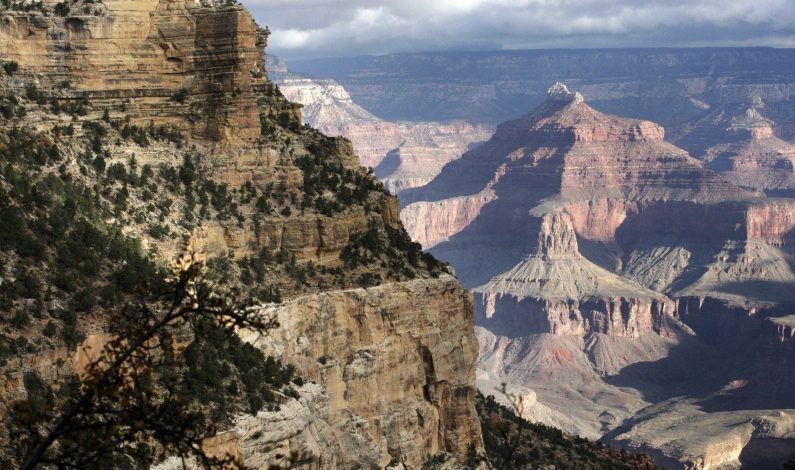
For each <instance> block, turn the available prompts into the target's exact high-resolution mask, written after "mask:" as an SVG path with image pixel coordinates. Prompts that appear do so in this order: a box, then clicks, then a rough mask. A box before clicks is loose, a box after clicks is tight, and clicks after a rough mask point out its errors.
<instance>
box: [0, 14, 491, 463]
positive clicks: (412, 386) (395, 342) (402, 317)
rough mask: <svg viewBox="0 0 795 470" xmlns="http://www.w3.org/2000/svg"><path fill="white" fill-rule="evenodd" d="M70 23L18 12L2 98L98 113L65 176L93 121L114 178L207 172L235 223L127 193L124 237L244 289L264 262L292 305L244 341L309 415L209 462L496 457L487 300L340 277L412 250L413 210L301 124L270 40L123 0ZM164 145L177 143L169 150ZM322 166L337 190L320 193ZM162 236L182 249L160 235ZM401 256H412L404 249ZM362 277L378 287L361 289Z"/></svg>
mask: <svg viewBox="0 0 795 470" xmlns="http://www.w3.org/2000/svg"><path fill="white" fill-rule="evenodd" d="M53 5H54V3H53V2H45V4H44V6H43V7H42V8H45V9H46V8H52V7H53ZM69 6H70V8H71V12H70V13H69V14H67V15H66V16H63V17H61V16H54V15H44V14H42V12H41V11H35V10H34V11H29V12H15V11H3V12H2V22H0V51H1V52H0V58H2V60H3V61H15V62H17V63H18V65H19V72H18V73H17V74H15V75H14V76H13V77H11V78H4V79H3V80H4V81H3V87H4V91H5V90H8V89H11V90H14V91H15V92H16V93H17V94H18V95H21V96H24V95H25V87H28V88H29V84H33V85H35V86H36V87H37V89H38V90H40V91H41V93H45V94H47V95H49V96H53V97H57V99H58V100H59V101H60V102H63V103H74V104H79V105H80V106H83V107H84V112H83V113H82V114H80V113H77V114H76V117H74V118H73V120H72V121H71V122H74V123H75V126H74V127H75V128H76V130H75V131H74V136H73V137H68V136H63V137H61V140H59V142H63V143H64V145H63V149H64V150H63V154H64V156H65V159H66V161H65V163H64V168H65V169H66V170H65V171H68V172H74V173H75V174H76V175H79V174H80V172H79V170H80V169H82V170H83V174H84V175H85V174H87V172H86V170H85V168H84V165H83V163H81V161H82V160H81V159H83V158H84V157H83V153H82V152H83V150H82V149H83V147H84V145H85V143H86V142H88V139H89V135H90V134H89V131H90V129H91V128H92V127H91V126H95V127H96V125H97V124H96V123H97V122H100V123H101V122H105V123H107V124H100V126H105V128H106V129H107V132H108V133H109V134H110V135H111V136H113V138H111V139H108V140H109V142H107V143H106V147H105V150H103V155H104V158H105V160H106V161H107V165H108V166H112V165H115V164H119V165H122V168H127V167H130V168H131V170H129V171H137V170H136V168H141V167H144V166H145V167H149V168H150V170H151V169H152V168H155V169H156V170H157V171H160V172H161V173H160V174H167V173H168V170H169V168H171V170H174V167H175V166H178V165H184V163H183V162H195V166H196V172H197V173H199V174H200V175H202V177H203V178H206V180H205V181H206V183H205V184H206V185H208V186H207V187H210V188H211V189H212V190H213V191H216V192H215V193H214V195H213V196H212V197H213V198H218V197H219V196H218V194H223V195H226V197H228V199H229V200H232V201H233V202H234V204H233V205H230V203H229V202H228V201H227V202H224V201H225V200H224V199H223V198H221V199H213V201H212V202H211V201H204V202H203V203H200V204H203V205H204V206H206V207H205V209H206V208H207V207H210V206H211V205H213V206H215V207H218V208H219V209H217V211H216V209H211V211H210V212H209V214H211V215H212V214H215V215H214V216H211V215H206V214H204V215H202V214H199V213H198V209H196V210H194V209H191V208H190V207H191V206H190V205H189V203H188V201H187V199H183V198H184V197H186V196H185V195H184V194H180V195H179V196H177V197H176V200H169V201H168V202H169V204H170V205H172V206H171V207H173V209H172V210H171V211H170V212H163V215H162V216H161V218H160V219H159V220H158V219H157V217H155V216H154V215H150V214H151V213H152V212H153V210H154V209H152V208H153V207H155V206H154V205H153V204H154V203H152V202H149V200H150V199H151V195H149V196H148V197H149V200H148V199H145V197H147V196H142V193H141V190H140V189H137V188H135V187H131V189H130V194H129V203H128V204H129V211H128V212H124V211H122V212H121V213H119V214H118V216H117V218H118V220H115V221H114V223H117V224H120V225H122V226H123V230H124V231H125V233H126V234H130V235H132V236H135V237H138V238H140V239H141V240H142V243H143V244H144V246H145V247H149V248H153V249H154V250H155V251H156V252H157V253H158V254H159V255H158V256H159V259H160V260H161V261H162V262H164V263H165V262H166V261H167V260H168V259H170V258H171V257H172V256H174V255H175V254H177V253H178V252H179V251H180V249H181V247H183V246H184V245H185V242H184V240H185V239H190V241H189V242H188V244H189V245H191V246H195V247H197V250H198V251H199V252H201V254H202V256H203V257H206V258H207V259H215V258H226V259H228V260H230V262H231V263H232V264H231V265H230V266H232V267H231V268H229V269H230V270H231V271H233V272H237V270H238V269H239V268H238V267H235V266H236V265H235V264H234V263H243V262H248V260H250V259H252V257H261V258H260V259H265V260H271V261H268V262H269V263H271V264H269V265H268V266H267V268H266V271H267V276H266V281H267V282H270V283H271V285H273V286H277V287H280V289H281V290H280V292H281V296H282V299H283V301H282V303H280V304H268V305H266V306H264V307H262V314H263V315H274V316H276V317H278V318H279V320H280V323H281V325H282V326H281V327H280V328H279V329H277V330H275V331H273V332H269V334H268V336H266V337H258V336H254V335H251V334H248V333H245V332H243V333H241V334H243V335H244V337H245V338H246V339H248V340H250V341H251V342H252V343H254V344H257V345H259V346H261V347H262V348H263V350H264V351H265V352H267V353H269V354H273V355H276V356H277V357H278V358H280V359H282V360H283V361H284V362H285V363H289V364H294V365H295V366H296V369H297V373H298V375H299V376H302V377H304V378H306V379H307V380H311V382H308V383H306V384H305V385H304V386H302V387H299V389H298V391H297V393H298V397H297V398H289V397H282V400H283V402H282V403H281V409H280V410H279V411H278V412H277V411H273V410H271V411H266V410H263V411H261V412H260V413H258V414H256V415H240V416H238V417H237V419H236V421H235V425H234V427H233V429H227V430H225V432H224V433H222V434H219V436H217V439H215V441H214V442H213V443H208V446H210V447H212V446H215V447H216V448H217V449H218V451H219V452H221V451H229V452H230V453H232V454H234V455H239V456H242V457H243V458H244V459H245V463H247V464H250V465H253V466H265V465H266V464H269V463H270V460H271V459H274V458H276V455H277V454H278V453H280V452H283V451H285V450H287V451H292V450H295V451H300V452H304V453H307V454H309V455H310V456H312V457H315V458H316V459H317V465H319V467H320V468H362V467H363V466H366V467H368V468H371V467H375V468H385V467H387V466H388V465H394V464H396V463H401V464H402V465H403V468H421V466H422V464H423V463H424V462H425V460H427V459H428V458H429V457H431V456H433V455H436V454H439V453H447V454H449V455H451V456H453V457H454V458H455V459H459V460H461V461H463V460H464V459H466V457H467V455H468V452H469V451H470V449H474V450H476V451H477V450H479V449H481V448H482V438H481V433H480V425H479V422H478V418H477V416H476V414H475V408H474V398H475V376H474V360H475V357H476V349H477V344H476V339H475V337H474V333H473V318H472V301H471V295H470V294H469V293H468V292H467V291H465V290H463V289H462V288H461V287H460V285H459V284H458V282H457V281H456V279H455V278H453V277H452V276H450V275H448V274H442V275H441V276H440V273H439V272H431V270H430V267H429V266H430V265H428V264H422V263H420V264H418V263H417V261H416V260H414V261H413V263H414V264H411V265H409V264H406V265H405V267H404V268H403V269H402V270H401V271H400V272H394V271H387V269H386V268H385V267H381V265H379V264H372V265H367V266H364V267H362V266H360V267H358V269H356V268H351V267H350V266H349V265H347V264H345V262H344V261H343V260H342V259H341V252H342V251H343V248H345V247H346V246H349V245H350V244H351V243H352V241H351V240H354V239H355V237H356V236H358V235H360V234H362V233H364V232H366V231H367V230H374V231H377V233H378V234H380V235H379V236H382V237H384V239H385V240H386V241H385V242H384V243H386V244H387V245H388V244H389V243H390V242H389V240H390V239H389V238H388V237H387V234H388V233H398V234H400V233H402V230H403V229H402V226H401V224H400V220H399V218H398V205H397V204H398V202H397V199H396V198H394V197H392V196H390V195H389V194H388V193H387V192H386V191H385V190H384V189H383V186H381V185H380V184H379V183H378V182H377V181H375V180H374V179H373V178H371V177H370V176H369V175H368V174H367V172H366V171H365V170H364V169H362V168H361V166H360V165H359V160H358V158H357V156H356V154H355V153H354V149H353V146H351V144H350V142H348V141H347V140H345V139H341V138H330V137H326V136H323V135H321V134H320V133H318V132H317V131H315V130H312V129H310V128H308V127H304V126H301V123H300V119H301V113H300V105H296V104H292V103H290V102H289V101H287V100H286V99H285V98H284V97H283V96H282V95H281V94H280V93H279V91H278V89H277V87H276V86H275V85H274V84H273V83H272V82H270V81H269V80H268V78H267V77H266V74H265V66H264V47H265V45H266V42H267V34H268V32H267V31H266V30H263V29H260V28H259V27H258V26H257V25H256V24H255V22H254V21H253V19H252V18H251V16H250V14H249V13H248V12H247V11H246V10H245V9H243V8H242V7H240V6H234V5H225V4H224V5H221V4H214V3H209V2H204V3H197V2H193V1H190V0H149V1H144V2H127V1H121V0H108V1H105V2H102V3H93V2H77V3H73V4H70V5H69ZM65 82H68V87H67V86H66V84H65ZM26 103H28V102H27V101H26ZM28 105H29V109H30V110H29V112H28V115H27V118H26V119H27V123H28V124H29V125H31V126H33V127H35V128H37V129H39V130H41V131H42V132H55V131H52V129H53V126H54V125H63V126H67V125H68V124H69V123H70V121H69V118H68V117H67V116H66V115H64V114H59V113H53V112H50V111H49V110H48V108H46V107H44V106H39V107H37V106H36V105H35V103H28ZM81 124H82V126H81ZM125 126H126V127H125ZM131 126H140V128H142V129H144V130H146V129H147V128H149V129H153V130H152V131H151V136H152V137H150V138H149V139H150V141H149V142H146V145H144V144H143V143H139V142H138V141H136V142H131V141H130V137H129V136H124V135H122V129H132V131H131V132H139V131H136V130H135V129H138V127H131ZM156 130H157V131H159V132H166V131H168V132H170V133H171V134H168V135H171V136H173V135H174V134H173V133H175V132H176V133H178V134H179V138H176V137H172V138H173V140H174V141H175V142H173V143H169V142H162V141H161V140H156V139H155V137H154V136H155V135H156V133H155V132H156ZM70 135H71V134H70ZM70 138H71V139H72V140H69V139H70ZM158 139H159V138H158ZM131 162H134V163H131ZM308 162H310V163H308ZM311 162H317V163H311ZM313 164H314V165H321V166H322V171H321V172H320V174H321V175H322V177H323V178H331V181H330V182H329V181H327V180H323V182H322V183H318V182H317V180H315V181H314V183H313V182H312V180H311V179H310V178H311V177H312V174H311V171H312V170H313V169H316V168H317V167H316V166H315V167H313V166H312V165H313ZM133 165H137V166H133ZM92 171H93V170H92ZM175 171H176V170H175ZM92 174H93V173H92ZM174 175H175V178H178V177H179V176H178V175H177V173H176V172H175V173H174ZM77 177H78V178H83V177H80V176H77ZM86 178H88V177H86ZM176 184H177V187H178V188H181V186H180V183H179V182H177V183H176ZM185 184H186V185H187V183H185ZM312 184H315V185H316V186H315V187H312V186H311V185H312ZM322 184H325V185H327V186H322ZM318 186H319V187H320V188H321V189H320V190H318V189H316V187H318ZM343 186H344V190H342V189H341V188H342V187H343ZM310 187H311V188H312V189H311V190H310V189H307V188H310ZM109 191H110V190H109ZM109 191H108V192H109ZM114 191H115V190H114ZM310 191H311V192H310ZM335 191H336V192H335ZM339 191H342V192H339ZM246 194H253V195H252V196H250V197H247V196H245V195H246ZM188 196H190V194H189V195H188ZM156 202H158V203H160V202H162V201H156ZM193 204H194V206H195V205H196V202H195V201H194V202H193ZM271 206H275V207H271ZM224 207H226V209H223V208H224ZM230 207H231V209H230ZM222 211H231V215H230V214H222V213H221V212H222ZM216 212H218V214H216ZM134 213H140V215H139V216H137V217H133V214H134ZM185 214H189V215H190V218H186V217H187V216H186V215H185ZM152 223H157V224H160V225H158V227H161V230H164V231H165V232H166V233H167V235H166V236H154V235H152V233H154V232H153V231H152V229H151V224H152ZM390 249H391V250H393V251H392V252H393V253H394V254H395V256H396V257H400V256H402V255H400V250H403V249H405V247H402V248H395V247H392V248H390ZM273 259H276V260H281V261H275V262H274V261H273ZM390 261H395V262H404V261H401V259H393V260H390ZM279 263H281V264H279ZM237 266H240V265H239V264H238V265H237ZM383 266H386V263H384V264H383ZM285 270H288V271H285ZM290 270H291V271H290ZM296 270H302V271H301V272H304V273H306V272H310V273H312V274H310V275H309V280H306V279H305V280H304V281H302V282H296V281H295V280H294V279H292V278H291V277H290V276H293V275H294V274H295V271H296ZM290 272H292V274H290ZM406 273H408V274H406ZM357 279H360V280H361V279H364V280H365V281H361V282H362V283H363V284H364V285H365V286H369V287H368V288H355V287H356V283H357V282H359V281H357ZM255 287H262V286H255ZM81 321H82V320H81ZM81 325H82V323H81ZM92 328H99V327H98V326H96V325H95V326H92ZM73 354H74V353H70V352H67V351H60V352H58V354H55V355H54V356H53V358H55V357H62V356H64V357H70V356H71V355H73ZM41 357H49V356H47V355H42V356H41ZM53 360H55V359H53ZM50 366H51V364H50ZM10 367H12V368H13V370H10V369H9V370H7V371H6V372H7V373H8V375H9V377H17V378H21V377H22V375H23V374H24V372H25V371H26V370H29V369H30V368H31V367H34V368H36V369H40V370H41V371H45V370H46V369H47V368H48V363H47V361H38V362H37V363H35V364H34V365H33V366H31V365H30V363H29V361H26V360H25V358H22V359H21V360H20V361H18V362H17V363H14V365H13V366H10ZM45 375H46V374H45ZM15 383H16V382H15ZM17 388H18V387H17ZM13 393H20V392H19V390H15V391H14V392H13ZM173 463H174V462H165V463H164V465H166V466H167V465H171V464H173Z"/></svg>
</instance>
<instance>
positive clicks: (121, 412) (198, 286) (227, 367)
mask: <svg viewBox="0 0 795 470" xmlns="http://www.w3.org/2000/svg"><path fill="white" fill-rule="evenodd" d="M173 272H174V277H173V278H171V279H170V280H169V282H168V283H167V284H166V285H164V286H162V288H161V289H160V290H158V291H157V292H154V293H152V294H151V295H148V296H146V297H141V298H139V299H137V300H135V301H131V302H129V303H127V304H125V305H124V307H123V308H120V309H118V310H115V311H112V312H109V313H110V319H109V325H110V329H109V331H110V332H111V333H112V334H113V335H114V336H113V338H112V339H111V340H109V341H108V342H107V343H106V344H105V346H104V347H103V348H102V350H101V352H100V354H99V355H98V358H97V359H96V360H95V361H93V362H92V363H90V364H89V365H88V366H87V368H86V369H85V371H84V372H83V373H82V374H81V376H80V377H79V378H77V377H73V378H71V379H70V380H69V381H67V382H66V383H64V384H62V385H61V387H60V390H61V391H60V392H59V393H58V394H55V393H54V392H53V389H52V388H51V387H50V386H49V385H48V384H46V383H45V382H43V381H42V380H41V379H40V378H39V377H38V376H36V375H35V374H28V375H26V376H25V387H26V389H27V391H28V397H27V398H26V399H24V400H18V401H16V402H13V403H12V404H11V405H10V407H9V409H10V415H9V416H10V418H9V419H10V422H9V426H10V429H11V432H12V433H14V434H16V435H17V436H18V439H16V440H15V441H14V443H13V444H12V449H11V452H12V455H13V456H14V458H15V459H16V460H18V461H19V462H23V463H22V465H21V467H20V468H23V469H29V468H34V467H35V466H37V465H54V466H58V467H61V468H89V467H90V468H110V467H118V466H122V465H123V466H128V465H129V464H130V463H132V462H130V459H133V460H134V461H135V466H148V465H151V464H152V463H154V462H155V461H157V460H158V459H160V458H161V457H162V456H163V455H178V456H182V457H183V458H184V457H192V458H195V459H196V460H197V461H198V462H199V463H200V464H201V465H203V466H204V467H208V468H209V467H212V468H221V467H225V468H228V467H241V466H242V464H241V463H240V462H238V461H237V460H236V459H235V458H233V457H231V456H229V455H226V456H216V455H208V454H207V453H206V452H205V450H204V448H203V447H202V441H203V440H204V439H206V438H207V437H210V436H213V435H214V434H215V433H216V432H217V429H218V428H217V425H218V424H222V423H224V422H228V420H229V417H230V416H231V414H232V413H233V412H235V411H240V410H247V411H249V412H255V411H256V410H258V409H260V408H261V407H262V406H263V405H264V404H265V403H266V402H269V401H272V399H273V397H274V395H273V393H274V390H275V389H278V388H281V387H283V386H285V385H286V384H288V383H289V382H290V380H292V379H293V371H292V369H291V368H283V367H282V366H281V365H280V364H279V363H278V362H276V361H274V360H273V359H270V358H265V357H263V355H262V353H260V352H259V351H258V350H257V349H255V348H253V347H252V346H250V345H247V344H244V343H242V342H241V340H240V339H239V338H238V337H237V335H236V333H235V329H236V328H252V329H256V330H259V331H263V332H264V331H266V330H268V329H270V328H272V327H274V326H275V323H274V322H273V321H270V320H267V319H261V318H260V317H259V315H257V314H256V312H255V311H251V310H246V309H242V308H240V307H239V306H238V304H237V303H236V301H235V295H234V292H232V291H224V290H222V289H220V288H219V287H218V286H216V285H214V284H213V283H211V282H208V281H207V279H206V277H205V274H206V269H205V268H204V265H203V263H201V262H199V261H197V260H196V258H195V257H194V256H192V255H188V256H185V257H183V258H182V259H181V260H180V262H179V263H176V264H175V266H174V271H173ZM186 333H187V334H188V335H189V336H190V337H192V338H193V341H192V342H191V343H190V344H189V345H188V347H187V348H186V349H185V350H184V352H183V351H181V350H180V348H179V347H178V346H177V345H178V343H179V341H181V338H184V337H185V334H186ZM197 405H205V406H197Z"/></svg>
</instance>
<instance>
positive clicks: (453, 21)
mask: <svg viewBox="0 0 795 470" xmlns="http://www.w3.org/2000/svg"><path fill="white" fill-rule="evenodd" d="M243 3H244V4H245V5H246V6H248V7H249V8H250V9H251V10H252V11H253V13H254V16H255V18H256V19H257V21H258V22H259V23H260V24H262V25H268V26H270V28H271V30H272V31H273V35H272V36H271V51H272V52H273V53H275V54H281V55H285V56H288V57H289V56H301V55H302V56H312V55H314V56H320V55H354V54H360V53H385V52H398V51H416V50H444V49H473V48H475V49H495V48H496V49H499V48H516V47H592V46H600V47H632V46H688V45H696V44H697V45H710V44H715V45H730V44H737V45H748V44H755V45H779V44H792V43H793V42H794V41H793V38H795V8H793V7H794V6H795V5H793V0H728V1H727V0H243Z"/></svg>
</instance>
